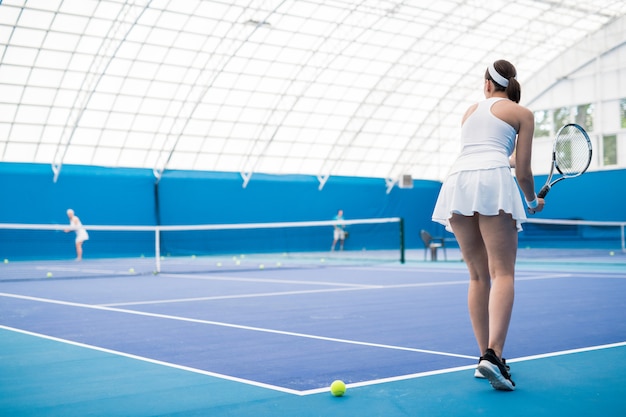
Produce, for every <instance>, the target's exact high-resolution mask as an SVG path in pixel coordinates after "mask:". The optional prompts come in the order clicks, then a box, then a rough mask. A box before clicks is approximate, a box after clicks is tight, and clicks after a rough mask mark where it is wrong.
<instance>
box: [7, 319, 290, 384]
mask: <svg viewBox="0 0 626 417" xmlns="http://www.w3.org/2000/svg"><path fill="white" fill-rule="evenodd" d="M0 329H4V330H8V331H12V332H16V333H22V334H27V335H29V336H35V337H39V338H42V339H47V340H53V341H55V342H60V343H65V344H68V345H73V346H78V347H82V348H86V349H91V350H96V351H99V352H104V353H110V354H112V355H116V356H122V357H125V358H130V359H135V360H139V361H142V362H148V363H153V364H156V365H161V366H167V367H168V368H174V369H180V370H183V371H189V372H193V373H196V374H202V375H208V376H212V377H215V378H220V379H226V380H229V381H235V382H241V383H244V384H248V385H253V386H256V387H261V388H268V389H272V390H275V391H281V392H286V393H288V394H295V395H302V392H301V391H297V390H293V389H289V388H284V387H279V386H276V385H270V384H264V383H262V382H257V381H251V380H248V379H243V378H237V377H234V376H230V375H224V374H219V373H216V372H210V371H205V370H202V369H197V368H191V367H189V366H183V365H177V364H174V363H170V362H164V361H159V360H156V359H150V358H146V357H144V356H138V355H133V354H130V353H125V352H120V351H118V350H112V349H107V348H102V347H99V346H94V345H88V344H85V343H80V342H74V341H72V340H67V339H61V338H58V337H54V336H48V335H45V334H41V333H34V332H29V331H27V330H22V329H16V328H13V327H8V326H3V325H0Z"/></svg>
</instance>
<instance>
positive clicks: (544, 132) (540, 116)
mask: <svg viewBox="0 0 626 417" xmlns="http://www.w3.org/2000/svg"><path fill="white" fill-rule="evenodd" d="M551 134H552V123H550V112H549V111H548V110H540V111H536V112H535V137H542V136H550V135H551Z"/></svg>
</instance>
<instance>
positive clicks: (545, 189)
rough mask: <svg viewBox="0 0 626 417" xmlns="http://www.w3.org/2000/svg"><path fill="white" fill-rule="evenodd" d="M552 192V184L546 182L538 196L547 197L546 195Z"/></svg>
mask: <svg viewBox="0 0 626 417" xmlns="http://www.w3.org/2000/svg"><path fill="white" fill-rule="evenodd" d="M549 192H550V185H548V184H546V185H544V186H543V187H542V188H541V190H540V191H539V194H537V197H538V198H545V197H546V195H548V193H549Z"/></svg>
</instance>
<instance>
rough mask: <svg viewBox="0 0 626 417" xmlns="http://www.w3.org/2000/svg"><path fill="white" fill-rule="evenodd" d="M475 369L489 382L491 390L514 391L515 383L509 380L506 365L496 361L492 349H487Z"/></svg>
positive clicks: (509, 376)
mask: <svg viewBox="0 0 626 417" xmlns="http://www.w3.org/2000/svg"><path fill="white" fill-rule="evenodd" d="M476 369H477V370H478V371H479V372H480V373H481V374H482V375H483V376H484V377H485V378H487V379H488V380H489V383H490V384H491V386H492V387H493V388H495V389H497V390H502V391H513V390H515V382H513V380H512V379H511V374H509V370H508V369H507V366H506V364H505V363H504V362H503V361H501V360H500V359H498V357H497V356H496V353H495V352H494V351H493V350H492V349H487V352H485V354H484V355H483V356H482V359H481V361H480V362H479V363H478V367H477V368H476Z"/></svg>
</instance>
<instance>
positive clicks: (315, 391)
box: [0, 325, 626, 396]
mask: <svg viewBox="0 0 626 417" xmlns="http://www.w3.org/2000/svg"><path fill="white" fill-rule="evenodd" d="M0 329H4V330H7V331H12V332H16V333H22V334H26V335H29V336H34V337H39V338H42V339H47V340H52V341H55V342H60V343H65V344H68V345H73V346H77V347H82V348H86V349H91V350H95V351H99V352H104V353H109V354H112V355H117V356H122V357H126V358H130V359H135V360H139V361H142V362H147V363H152V364H155V365H161V366H166V367H168V368H174V369H180V370H183V371H188V372H192V373H196V374H201V375H207V376H211V377H215V378H220V379H225V380H228V381H234V382H240V383H244V384H247V385H252V386H255V387H260V388H266V389H271V390H274V391H279V392H284V393H287V394H293V395H298V396H306V395H313V394H321V393H326V392H328V387H323V388H316V389H310V390H302V391H298V390H294V389H290V388H285V387H281V386H277V385H271V384H266V383H263V382H257V381H251V380H248V379H244V378H238V377H233V376H230V375H224V374H220V373H216V372H210V371H205V370H202V369H197V368H191V367H188V366H182V365H177V364H173V363H170V362H164V361H159V360H156V359H150V358H146V357H143V356H138V355H133V354H130V353H125V352H120V351H116V350H112V349H106V348H102V347H98V346H94V345H88V344H85V343H80V342H75V341H72V340H67V339H61V338H58V337H54V336H48V335H44V334H41V333H34V332H29V331H27V330H22V329H16V328H13V327H8V326H4V325H0ZM624 346H626V342H619V343H611V344H606V345H599V346H590V347H587V348H579V349H570V350H564V351H560V352H551V353H545V354H540V355H533V356H526V357H521V358H517V359H511V360H509V359H507V362H510V363H516V362H517V363H519V362H528V361H533V360H538V359H545V358H551V357H558V356H566V355H571V354H575V353H584V352H593V351H598V350H604V349H611V348H616V347H624ZM475 367H476V365H467V366H459V367H454V368H446V369H440V370H435V371H427V372H419V373H413V374H407V375H399V376H395V377H388V378H379V379H373V380H369V381H361V382H355V383H351V384H346V387H347V388H355V387H366V386H370V385H378V384H384V383H388V382H396V381H404V380H408V379H417V378H423V377H427V376H432V375H443V374H450V373H454V372H460V371H466V370H470V369H474V368H475Z"/></svg>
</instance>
